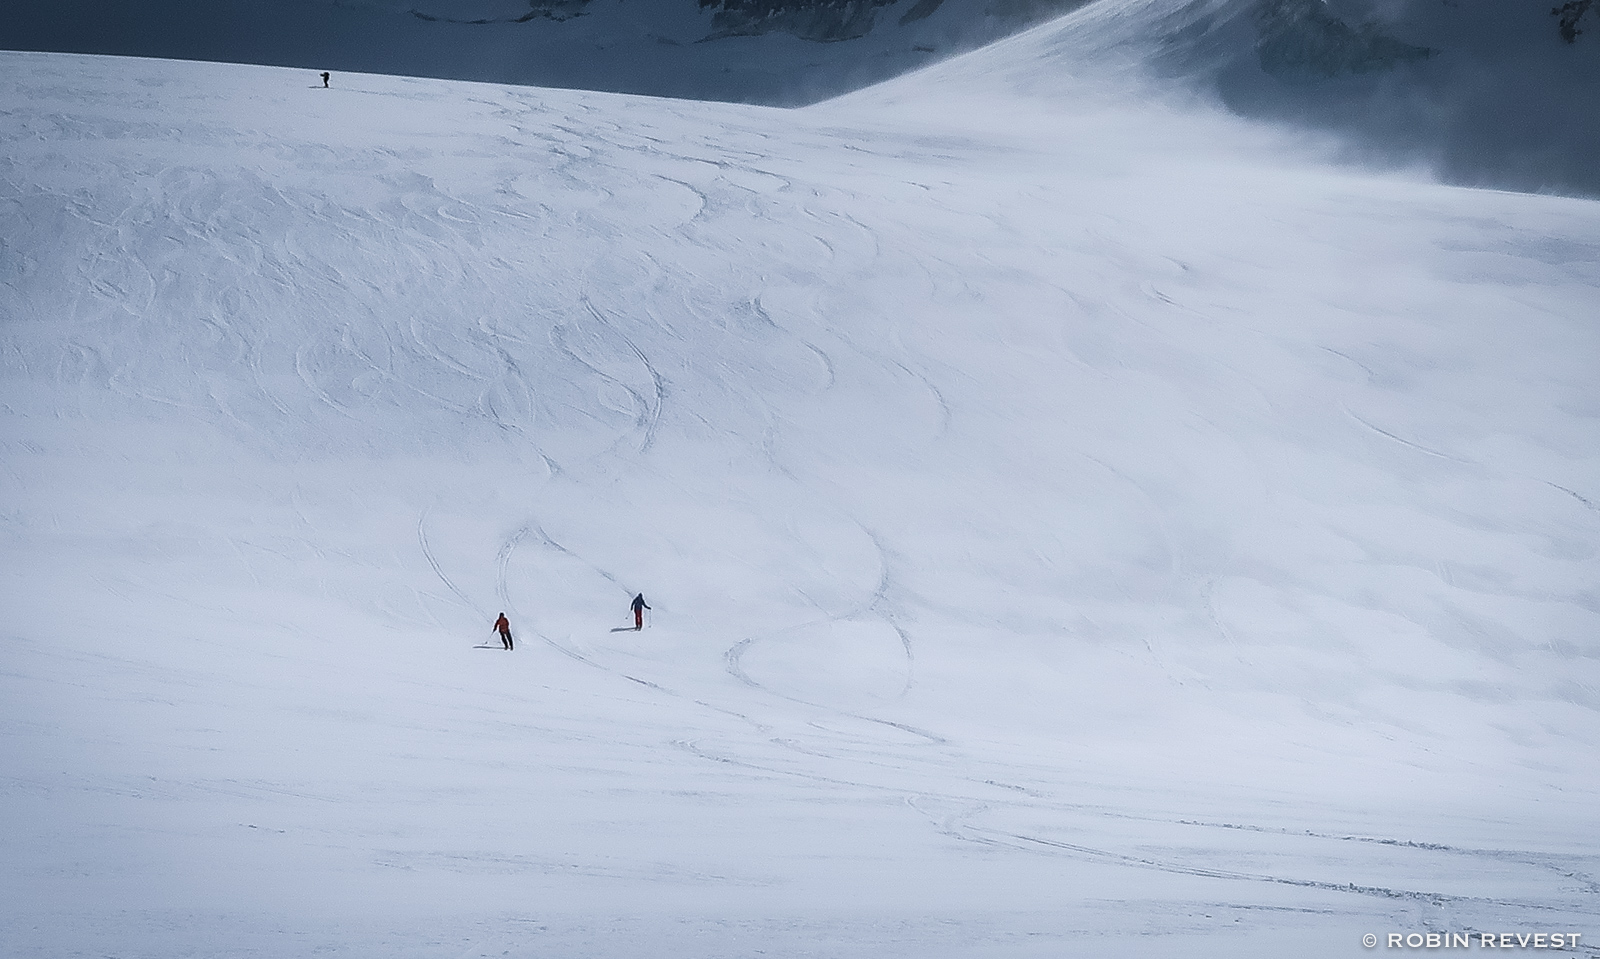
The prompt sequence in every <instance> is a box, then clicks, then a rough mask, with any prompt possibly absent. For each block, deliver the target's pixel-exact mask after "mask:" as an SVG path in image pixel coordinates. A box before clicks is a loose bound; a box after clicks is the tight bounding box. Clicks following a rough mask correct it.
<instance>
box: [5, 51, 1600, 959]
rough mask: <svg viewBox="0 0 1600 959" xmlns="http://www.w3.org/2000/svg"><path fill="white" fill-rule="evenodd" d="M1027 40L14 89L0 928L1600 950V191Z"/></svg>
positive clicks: (16, 57)
mask: <svg viewBox="0 0 1600 959" xmlns="http://www.w3.org/2000/svg"><path fill="white" fill-rule="evenodd" d="M1028 42H1033V41H1028ZM1032 49H1033V48H1032V47H1028V46H1027V45H1026V44H1023V45H1018V44H1015V43H1013V44H1007V45H1003V46H1002V47H1000V48H997V49H996V50H992V51H984V52H980V53H979V54H975V55H973V56H972V57H969V58H965V59H962V60H957V61H952V62H951V63H949V64H946V65H945V66H943V67H940V68H935V69H933V70H930V71H926V72H924V73H920V74H916V75H913V76H909V77H906V78H902V79H900V80H898V81H895V82H894V83H892V84H889V85H886V86H884V87H881V88H875V89H873V90H868V91H864V92H862V93H859V94H855V95H852V96H850V97H846V98H844V99H841V100H837V101H833V102H829V103H824V104H820V105H818V106H815V107H810V108H807V109H804V110H798V111H781V110H773V109H760V108H752V107H740V106H732V105H726V104H704V103H692V102H682V101H670V100H658V99H648V98H637V97H626V96H618V95H604V94H593V93H582V92H571V91H550V90H534V89H516V88H504V87H494V86H486V85H474V84H466V83H449V82H442V81H421V80H407V79H397V78H380V77H374V76H355V75H336V76H335V77H334V82H333V87H332V89H328V90H323V89H321V83H320V81H319V80H317V79H316V78H315V77H314V76H313V75H312V74H311V73H309V72H296V71H286V70H280V69H268V68H258V67H242V66H224V65H210V64H195V63H175V62H161V61H133V60H117V59H109V58H92V57H75V56H60V55H40V54H0V104H3V115H0V116H3V119H0V137H3V140H4V150H3V152H0V316H3V318H4V322H3V325H0V404H3V406H0V411H3V417H4V419H3V422H4V428H3V429H4V432H3V434H0V441H3V443H4V447H3V449H4V467H5V468H4V470H3V472H0V484H3V486H0V491H3V492H0V500H3V502H4V509H3V511H0V543H3V550H4V556H5V562H4V564H3V567H4V576H3V579H0V584H3V585H0V598H3V602H4V608H5V623H4V626H3V627H0V655H3V659H0V815H3V818H4V822H5V828H4V829H3V830H0V857H3V859H4V861H5V863H6V867H5V868H4V869H3V870H0V893H3V896H0V899H3V902H4V905H3V906H0V937H3V939H4V941H5V949H4V951H5V952H6V953H7V954H8V955H14V956H79V955H83V956H87V955H95V956H99V955H116V956H174V955H204V956H214V957H221V956H253V955H274V956H289V955H311V954H324V955H350V956H363V957H366V956H391V955H392V956H407V957H431V956H441V957H443V956H451V957H456V956H479V955H485V956H487V955H496V956H498V955H527V956H535V955H538V956H561V957H579V956H594V957H633V956H646V955H648V956H655V957H722V956H728V957H733V956H741V957H742V956H751V955H756V954H764V955H780V956H811V955H815V956H829V957H851V956H861V957H866V956H872V957H900V956H904V957H933V956H958V955H960V956H978V955H982V956H1005V957H1021V956H1062V955H1093V956H1122V955H1127V956H1149V955H1174V956H1179V955H1187V956H1199V955H1207V956H1230V957H1237V956H1254V955H1260V956H1281V955H1283V954H1285V951H1286V950H1289V949H1292V950H1293V951H1294V953H1295V954H1298V955H1307V956H1355V955H1365V954H1367V951H1366V950H1365V949H1364V948H1363V946H1362V944H1361V936H1362V935H1363V934H1367V933H1374V934H1380V935H1381V934H1387V933H1390V932H1401V933H1412V932H1429V931H1435V932H1438V931H1452V932H1468V931H1472V932H1475V933H1478V932H1485V933H1487V932H1492V933H1500V932H1510V933H1516V932H1524V933H1533V932H1540V933H1552V932H1559V933H1581V934H1585V938H1584V939H1583V940H1582V945H1581V946H1580V947H1579V949H1578V950H1577V951H1578V952H1579V954H1595V951H1594V949H1593V946H1594V945H1595V944H1600V921H1596V920H1597V919H1600V879H1597V876H1600V813H1597V810H1600V795H1597V793H1600V790H1597V786H1600V777H1597V772H1596V763H1595V762H1594V759H1595V756H1596V749H1597V747H1600V721H1597V711H1600V665H1597V663H1600V592H1597V590H1596V585H1595V584H1596V574H1597V572H1600V565H1597V558H1600V394H1597V393H1596V391H1595V388H1594V384H1595V380H1596V372H1597V359H1600V326H1597V322H1596V321H1597V311H1596V304H1597V303H1600V204H1597V203H1595V202H1590V201H1582V200H1571V199H1562V198H1553V197H1541V196H1531V195H1516V194H1509V193H1496V192H1487V191H1474V190H1465V189H1458V188H1448V187H1441V186H1438V185H1434V184H1430V183H1427V182H1424V181H1422V180H1420V179H1418V178H1415V177H1410V176H1402V175H1383V176H1377V175H1371V174H1367V173H1363V172H1361V171H1357V170H1350V169H1343V168H1338V167H1334V166H1331V165H1328V164H1325V163H1323V162H1321V161H1320V160H1318V159H1317V158H1316V157H1317V154H1316V152H1315V149H1314V148H1313V147H1312V146H1308V145H1306V144H1304V143H1299V142H1292V141H1289V140H1287V139H1286V138H1284V137H1283V136H1280V135H1279V134H1274V133H1272V132H1271V131H1269V130H1265V129H1263V128H1259V127H1252V126H1249V125H1246V124H1244V123H1243V122H1241V121H1238V120H1235V119H1231V118H1229V117H1227V116H1225V115H1222V114H1220V113H1215V112H1212V111H1209V110H1206V109H1204V108H1201V107H1196V106H1193V105H1189V106H1185V107H1181V108H1180V107H1177V106H1173V105H1170V103H1167V101H1162V100H1160V99H1147V98H1145V97H1144V96H1143V94H1141V93H1138V92H1134V91H1131V90H1121V89H1119V88H1118V86H1117V85H1115V84H1112V83H1110V82H1106V83H1100V82H1097V81H1095V80H1094V79H1093V77H1092V76H1091V75H1090V74H1089V73H1088V72H1087V71H1079V72H1080V73H1081V75H1080V76H1078V77H1077V78H1076V79H1057V80H1054V81H1052V85H1053V89H1054V92H1053V93H1051V94H1050V95H1042V94H1040V93H1039V92H1038V91H1036V90H1035V91H1031V92H1027V91H1024V90H1020V89H1018V85H1017V84H1014V83H1012V82H1011V81H1009V80H1005V79H1003V78H1004V77H1006V76H1009V75H1011V74H1013V73H1016V72H1018V71H1019V66H1018V64H1019V62H1020V61H1018V60H1017V59H1016V54H1017V52H1018V51H1027V50H1032ZM1047 67H1048V64H1046V63H1041V64H1040V65H1039V66H1038V70H1040V71H1044V70H1045V69H1046V68H1047ZM985 77H987V78H988V80H987V81H983V82H979V81H982V80H983V78H985ZM1163 104H1167V105H1163ZM638 592H642V593H643V594H644V596H645V598H646V601H647V602H649V603H650V605H651V607H652V608H653V609H652V615H653V620H652V621H651V623H650V626H649V628H648V629H645V630H643V631H641V632H635V631H633V630H632V629H631V626H632V621H631V618H630V617H629V614H628V601H629V599H630V598H631V597H632V596H633V595H634V594H635V593H638ZM502 610H503V611H505V613H506V614H507V616H508V617H509V619H510V620H511V624H512V630H513V632H514V634H515V635H516V637H517V649H516V650H515V651H513V652H510V653H507V652H504V651H503V650H501V649H500V643H499V640H498V639H497V638H495V637H494V635H493V633H492V632H491V628H490V627H491V623H492V622H493V620H494V618H495V616H496V614H497V613H499V612H500V611H502ZM624 626H626V627H630V628H628V629H626V630H623V631H618V630H617V628H618V627H624ZM478 646H488V647H490V648H489V649H486V650H483V649H477V648H475V647H478Z"/></svg>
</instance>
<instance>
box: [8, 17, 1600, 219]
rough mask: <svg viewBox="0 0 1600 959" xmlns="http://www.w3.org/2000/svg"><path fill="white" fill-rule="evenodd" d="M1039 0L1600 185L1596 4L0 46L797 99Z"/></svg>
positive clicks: (629, 25)
mask: <svg viewBox="0 0 1600 959" xmlns="http://www.w3.org/2000/svg"><path fill="white" fill-rule="evenodd" d="M1054 17H1066V19H1064V20H1063V21H1062V23H1061V25H1060V28H1061V29H1063V30H1065V31H1067V32H1068V33H1070V34H1072V35H1073V36H1075V37H1078V41H1075V45H1074V46H1072V48H1071V52H1070V53H1069V54H1064V55H1063V56H1061V57H1058V58H1056V59H1055V60H1054V61H1052V62H1050V63H1047V64H1043V65H1041V66H1039V67H1038V69H1041V70H1044V71H1052V70H1059V71H1061V72H1063V73H1064V74H1071V73H1074V72H1077V71H1081V70H1083V69H1100V68H1102V67H1103V66H1104V63H1103V62H1102V61H1105V60H1107V59H1113V60H1116V61H1119V62H1122V61H1128V60H1130V59H1131V60H1133V61H1136V62H1137V63H1138V64H1139V65H1140V72H1144V73H1148V72H1154V73H1155V74H1157V75H1165V76H1166V78H1167V79H1169V80H1171V79H1178V80H1180V81H1181V84H1182V87H1183V88H1184V89H1186V90H1196V91H1201V92H1202V93H1207V94H1210V95H1212V96H1215V97H1216V98H1218V99H1220V100H1221V101H1222V102H1223V103H1225V104H1226V105H1227V106H1228V107H1229V108H1230V109H1232V110H1234V111H1235V112H1238V113H1240V114H1243V115H1246V116H1252V117H1257V118H1262V119H1267V120H1271V121H1274V122H1280V123H1290V124H1294V125H1298V126H1303V127H1309V128H1314V129H1320V130H1324V131H1331V132H1334V133H1336V134H1337V135H1338V136H1339V138H1340V142H1341V143H1342V144H1343V145H1344V147H1345V149H1346V150H1347V152H1348V153H1349V155H1350V156H1352V157H1353V158H1355V159H1357V160H1360V161H1374V162H1379V163H1382V164H1386V165H1396V164H1400V165H1424V166H1427V167H1430V168H1431V169H1433V170H1434V171H1435V172H1436V173H1438V174H1439V175H1440V176H1442V177H1443V178H1445V179H1447V180H1450V181H1452V182H1457V183H1464V184H1469V185H1486V186H1495V187H1500V188H1509V189H1517V190H1536V191H1537V190H1549V191H1554V192H1562V193H1575V194H1579V195H1600V164H1595V163H1594V162H1593V158H1594V157H1595V156H1600V98H1597V97H1595V96H1594V95H1593V93H1594V91H1595V90H1597V89H1600V36H1595V35H1592V34H1600V30H1595V29H1594V28H1593V27H1594V24H1595V23H1596V22H1597V21H1600V10H1596V9H1593V4H1592V3H1591V2H1590V0H1574V2H1568V3H1566V4H1564V5H1560V6H1556V7H1553V8H1552V7H1551V5H1550V4H1548V3H1539V2H1517V3H1507V2H1504V0H1448V2H1446V0H1096V2H1087V0H652V2H648V3H645V2H640V0H362V2H360V3H346V2H335V0H205V2H201V0H62V2H59V3H52V4H30V5H26V6H22V7H18V8H16V9H13V10H11V11H10V12H9V13H8V14H7V16H6V17H5V19H4V21H3V22H0V48H4V49H18V50H47V51H65V52H77V53H111V54H119V55H130V56H143V57H165V58H176V59H195V60H218V61H233V62H244V63H258V64H269V65H282V66H297V67H305V68H307V69H311V70H317V71H320V70H324V69H327V70H332V71H334V73H335V74H336V79H335V81H334V82H335V84H337V83H338V80H337V74H339V73H340V72H346V71H359V72H370V73H388V74H396V75H406V76H431V77H440V78H449V79H468V80H482V81H489V82H498V83H511V84H519V85H533V86H545V87H564V88H571V89H588V90H601V91H612V92H623V93H641V94H648V95H652V96H666V97H677V98H686V99H698V100H721V101H731V102H742V103H757V104H764V105H772V106H799V105H804V104H807V103H814V102H817V101H820V100H824V99H827V98H830V97H834V96H838V95H840V94H844V93H848V92H850V91H852V90H857V89H860V88H862V87H865V86H869V85H871V84H874V83H878V82H881V81H883V80H886V79H889V78H891V77H894V76H896V75H899V74H903V73H906V72H908V71H912V70H916V69H920V68H923V67H926V66H929V65H931V64H932V63H934V62H936V61H939V60H942V59H945V58H947V57H950V56H953V55H955V54H959V53H962V52H965V51H970V50H973V49H975V48H977V47H981V46H983V45H985V44H988V43H992V42H994V41H997V40H999V39H1002V38H1004V37H1006V36H1009V35H1012V34H1015V33H1018V32H1019V31H1022V30H1024V29H1027V28H1029V27H1033V26H1036V25H1039V24H1041V23H1043V22H1044V21H1047V20H1049V19H1051V18H1054ZM1042 29H1045V30H1051V29H1055V28H1054V27H1044V28H1042ZM1085 38H1087V45H1086V44H1085V42H1084V41H1085ZM1096 44H1098V46H1096ZM1044 79H1045V77H1042V76H1041V77H1039V78H1034V79H1033V80H1030V83H1037V82H1043V81H1044Z"/></svg>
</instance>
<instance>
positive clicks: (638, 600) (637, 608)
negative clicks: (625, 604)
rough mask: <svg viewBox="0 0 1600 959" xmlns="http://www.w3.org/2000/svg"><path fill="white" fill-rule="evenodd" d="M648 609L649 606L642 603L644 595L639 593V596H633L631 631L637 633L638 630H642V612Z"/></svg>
mask: <svg viewBox="0 0 1600 959" xmlns="http://www.w3.org/2000/svg"><path fill="white" fill-rule="evenodd" d="M649 608H650V604H648V603H646V602H645V601H644V594H643V593H640V594H639V595H637V596H635V597H634V598H633V630H634V632H638V631H639V630H641V629H644V611H645V610H647V609H649Z"/></svg>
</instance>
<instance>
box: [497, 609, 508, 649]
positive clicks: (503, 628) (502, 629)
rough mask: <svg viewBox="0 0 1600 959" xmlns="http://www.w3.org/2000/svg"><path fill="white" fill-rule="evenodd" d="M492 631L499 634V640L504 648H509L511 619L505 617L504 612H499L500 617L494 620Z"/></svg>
mask: <svg viewBox="0 0 1600 959" xmlns="http://www.w3.org/2000/svg"><path fill="white" fill-rule="evenodd" d="M494 631H495V632H497V633H499V634H500V642H501V643H502V644H504V645H505V648H506V649H511V648H512V646H511V620H509V619H506V614H505V613H501V614H500V618H499V619H497V620H495V621H494Z"/></svg>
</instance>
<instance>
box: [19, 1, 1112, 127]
mask: <svg viewBox="0 0 1600 959" xmlns="http://www.w3.org/2000/svg"><path fill="white" fill-rule="evenodd" d="M1084 2H1086V0H653V2H649V3H641V2H637V0H364V2H362V3H359V4H350V3H338V2H334V0H282V2H279V0H272V2H268V0H207V2H198V0H170V2H169V0H131V2H122V0H65V2H64V3H61V4H54V5H41V6H39V7H36V8H33V9H23V10H17V11H14V12H12V13H11V14H10V15H8V16H7V18H6V20H5V22H3V23H0V48H4V49H15V50H46V51H61V52H73V53H109V54H118V55H127V56H143V57H165V58H175V59H186V60H218V61H231V62H245V63H259V64H267V65H276V66H299V67H306V68H310V69H314V70H323V69H328V70H332V71H334V72H336V73H337V72H341V71H359V72H368V73H388V74H395V75H403V76H431V77H440V78H445V79H464V80H483V81H489V82H498V83H513V84H520V85H533V86H549V87H564V88H573V89H589V90H604V91H612V92H621V93H641V94H648V95H654V96H671V97H682V98H687V99H700V100H723V101H732V102H746V103H761V104H769V105H778V106H796V105H800V104H803V103H809V102H814V101H816V100H820V99H825V98H827V97H830V96H836V95H838V94H841V93H846V92H849V91H850V90H854V89H858V88H860V87H863V86H867V85H869V84H872V83H875V82H878V81H880V80H884V79H887V78H889V77H891V76H894V75H896V74H899V73H903V72H905V71H907V70H911V69H915V68H917V67H920V66H924V65H926V64H927V63H929V62H932V61H933V60H935V59H937V58H939V57H943V56H949V55H952V54H956V53H960V52H964V51H967V50H971V49H975V48H977V47H980V46H983V45H984V44H986V43H990V42H992V41H994V40H996V39H999V38H1001V37H1004V36H1007V35H1009V34H1012V33H1015V32H1017V31H1019V30H1022V29H1024V28H1026V27H1029V26H1032V25H1034V24H1037V23H1039V22H1041V21H1043V20H1045V19H1048V18H1050V17H1052V16H1057V15H1060V14H1062V13H1065V12H1067V11H1070V10H1072V9H1074V8H1076V7H1079V6H1082V5H1083V3H1084ZM846 41H848V42H846Z"/></svg>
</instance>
